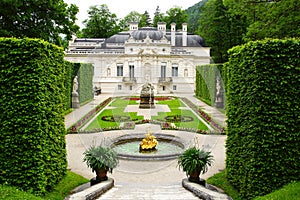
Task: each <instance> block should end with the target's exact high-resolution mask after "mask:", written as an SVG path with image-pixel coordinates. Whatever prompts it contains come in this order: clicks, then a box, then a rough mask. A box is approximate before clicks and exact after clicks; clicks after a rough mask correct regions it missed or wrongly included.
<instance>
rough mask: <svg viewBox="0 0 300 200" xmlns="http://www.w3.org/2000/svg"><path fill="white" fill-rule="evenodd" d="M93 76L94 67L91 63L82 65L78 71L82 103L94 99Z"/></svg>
mask: <svg viewBox="0 0 300 200" xmlns="http://www.w3.org/2000/svg"><path fill="white" fill-rule="evenodd" d="M93 76H94V67H93V65H92V64H89V63H81V64H80V68H79V71H78V83H79V86H78V92H79V102H80V103H84V102H86V101H89V100H92V99H94V92H93ZM72 80H73V79H72Z"/></svg>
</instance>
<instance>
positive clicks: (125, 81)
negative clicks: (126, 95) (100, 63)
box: [122, 77, 136, 84]
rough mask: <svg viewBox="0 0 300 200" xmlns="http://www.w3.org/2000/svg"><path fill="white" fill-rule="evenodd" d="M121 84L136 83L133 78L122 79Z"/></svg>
mask: <svg viewBox="0 0 300 200" xmlns="http://www.w3.org/2000/svg"><path fill="white" fill-rule="evenodd" d="M122 81H123V83H127V84H134V83H136V78H135V77H123V80H122Z"/></svg>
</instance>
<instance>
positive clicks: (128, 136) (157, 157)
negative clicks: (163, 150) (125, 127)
mask: <svg viewBox="0 0 300 200" xmlns="http://www.w3.org/2000/svg"><path fill="white" fill-rule="evenodd" d="M153 135H154V136H155V137H156V139H157V140H158V141H160V140H165V141H166V140H167V141H170V142H173V143H175V144H176V145H178V146H180V148H182V152H183V150H184V149H186V145H185V144H184V141H183V140H182V139H180V137H178V136H175V135H171V134H164V133H153ZM143 138H145V133H134V134H126V135H122V136H119V137H117V138H115V139H114V140H112V141H111V143H110V144H109V146H110V147H113V146H114V145H115V144H117V143H120V142H122V141H125V140H133V139H134V140H142V139H143ZM180 154H181V152H180V153H170V154H166V155H153V156H149V155H148V156H143V155H130V154H123V153H118V157H119V159H124V160H141V161H155V160H172V159H176V158H178V156H179V155H180Z"/></svg>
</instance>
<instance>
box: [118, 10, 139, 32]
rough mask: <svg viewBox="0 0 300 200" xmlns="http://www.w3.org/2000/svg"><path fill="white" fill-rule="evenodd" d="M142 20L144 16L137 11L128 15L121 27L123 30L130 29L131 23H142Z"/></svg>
mask: <svg viewBox="0 0 300 200" xmlns="http://www.w3.org/2000/svg"><path fill="white" fill-rule="evenodd" d="M141 19H142V14H140V13H138V12H137V11H131V12H130V13H129V14H128V15H126V16H125V17H124V18H123V19H121V20H120V27H121V28H122V29H123V30H128V29H129V23H130V22H138V23H139V22H140V21H141Z"/></svg>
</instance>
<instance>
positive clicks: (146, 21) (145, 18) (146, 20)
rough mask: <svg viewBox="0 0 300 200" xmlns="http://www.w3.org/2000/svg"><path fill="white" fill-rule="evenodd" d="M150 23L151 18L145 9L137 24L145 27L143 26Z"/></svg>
mask: <svg viewBox="0 0 300 200" xmlns="http://www.w3.org/2000/svg"><path fill="white" fill-rule="evenodd" d="M150 25H151V18H150V15H149V13H148V11H147V10H146V11H145V12H144V14H143V15H142V19H141V21H140V23H139V26H140V27H145V26H150Z"/></svg>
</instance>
